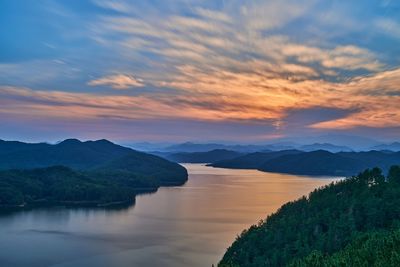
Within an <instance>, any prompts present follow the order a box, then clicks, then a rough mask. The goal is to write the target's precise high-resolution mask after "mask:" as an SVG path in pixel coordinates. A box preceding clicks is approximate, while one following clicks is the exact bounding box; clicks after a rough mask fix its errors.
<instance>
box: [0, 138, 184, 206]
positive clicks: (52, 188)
mask: <svg viewBox="0 0 400 267" xmlns="http://www.w3.org/2000/svg"><path fill="white" fill-rule="evenodd" d="M187 176H188V175H187V171H186V169H185V168H184V167H182V166H180V165H179V164H176V163H173V162H170V161H168V160H165V159H163V158H160V157H158V156H155V155H150V154H146V153H143V152H139V151H135V150H133V149H130V148H126V147H122V146H119V145H116V144H114V143H112V142H110V141H107V140H98V141H86V142H81V141H79V140H77V139H67V140H65V141H63V142H60V143H58V144H55V145H51V144H45V143H40V144H27V143H21V142H8V141H1V142H0V192H1V193H0V195H1V194H2V197H1V198H0V206H1V205H6V204H7V205H11V204H12V205H21V204H23V203H28V204H29V203H35V202H37V201H39V200H41V201H45V202H49V201H50V202H51V201H64V202H65V201H69V202H71V201H72V202H82V201H92V202H95V203H102V202H104V201H126V200H127V199H132V198H133V197H134V196H135V194H137V193H138V192H148V191H154V190H156V189H157V188H158V187H160V186H169V185H181V184H183V183H185V182H186V180H187ZM118 192H119V193H118ZM7 196H8V197H7ZM7 199H8V200H7ZM12 199H14V201H12Z"/></svg>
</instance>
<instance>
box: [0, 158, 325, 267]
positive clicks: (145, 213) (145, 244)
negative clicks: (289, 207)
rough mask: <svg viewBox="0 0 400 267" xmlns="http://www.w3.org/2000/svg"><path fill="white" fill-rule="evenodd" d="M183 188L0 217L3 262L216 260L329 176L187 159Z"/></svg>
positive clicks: (73, 265)
mask: <svg viewBox="0 0 400 267" xmlns="http://www.w3.org/2000/svg"><path fill="white" fill-rule="evenodd" d="M185 167H186V168H187V169H188V171H189V181H188V182H187V184H186V185H185V186H182V187H174V188H161V189H160V190H159V191H158V192H157V193H155V194H151V195H142V196H138V197H137V199H136V204H135V206H132V207H130V208H127V209H123V210H96V209H62V208H58V209H57V208H52V209H36V210H31V211H23V212H17V213H14V214H9V215H2V216H0V266H2V267H6V266H13V267H17V266H29V267H31V266H40V267H42V266H57V267H61V266H62V267H80V266H85V267H87V266H89V267H90V266H96V267H103V266H104V267H109V266H113V267H120V266H124V267H125V266H151V267H152V266H155V267H157V266H163V267H168V266H173V267H180V266H185V267H187V266H192V267H196V266H199V267H200V266H211V264H212V263H217V262H218V260H219V259H220V258H221V257H222V255H223V253H224V251H225V249H226V248H227V247H228V246H229V245H230V244H231V243H232V241H233V240H234V239H235V237H236V236H237V235H238V234H239V233H240V232H241V231H242V230H243V229H245V228H248V227H249V226H250V225H251V224H254V223H257V222H258V221H259V220H260V219H262V218H264V217H265V216H266V215H267V214H269V213H271V212H274V211H276V209H277V208H279V207H280V206H281V205H282V204H283V203H285V202H287V201H289V200H294V199H296V198H298V197H300V196H301V195H303V194H306V193H308V192H309V191H311V190H313V189H314V188H316V187H319V186H321V185H324V184H328V183H330V182H331V181H332V180H331V179H317V178H310V177H304V176H294V175H283V174H276V173H263V172H259V171H255V170H229V169H218V168H211V167H206V166H202V165H198V164H186V165H185Z"/></svg>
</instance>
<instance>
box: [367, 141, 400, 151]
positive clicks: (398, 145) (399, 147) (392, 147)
mask: <svg viewBox="0 0 400 267" xmlns="http://www.w3.org/2000/svg"><path fill="white" fill-rule="evenodd" d="M371 149H373V150H387V151H395V152H396V151H400V142H394V143H391V144H382V145H377V146H373V147H372V148H371Z"/></svg>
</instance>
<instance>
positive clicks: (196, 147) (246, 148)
mask: <svg viewBox="0 0 400 267" xmlns="http://www.w3.org/2000/svg"><path fill="white" fill-rule="evenodd" d="M270 148H271V146H270V145H224V144H216V143H208V144H196V143H192V142H186V143H183V144H176V145H172V146H168V147H166V148H165V149H164V150H163V151H166V152H189V153H191V152H208V151H211V150H216V149H224V150H232V151H237V152H243V153H249V152H256V151H263V150H270Z"/></svg>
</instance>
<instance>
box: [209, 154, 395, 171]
mask: <svg viewBox="0 0 400 267" xmlns="http://www.w3.org/2000/svg"><path fill="white" fill-rule="evenodd" d="M396 164H400V152H387V151H368V152H338V153H332V152H328V151H325V150H317V151H311V152H302V151H298V150H286V151H279V152H267V153H251V154H247V155H243V156H240V157H237V158H234V159H231V160H226V161H217V162H214V163H212V164H210V166H213V167H222V168H233V169H259V170H261V171H267V172H280V173H291V174H301V175H337V176H347V175H352V174H354V173H358V172H360V171H362V170H363V169H366V168H373V167H380V168H382V169H383V171H385V172H386V171H387V170H388V169H389V167H390V166H391V165H396Z"/></svg>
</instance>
